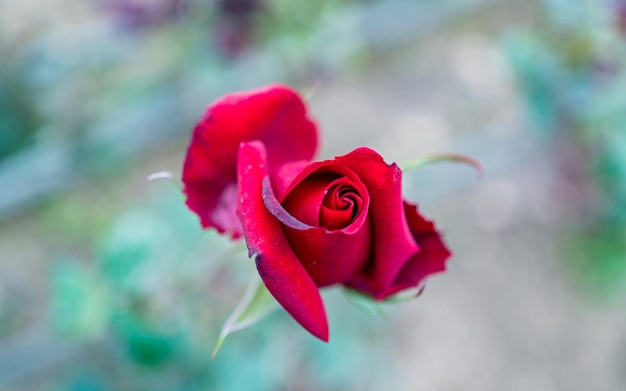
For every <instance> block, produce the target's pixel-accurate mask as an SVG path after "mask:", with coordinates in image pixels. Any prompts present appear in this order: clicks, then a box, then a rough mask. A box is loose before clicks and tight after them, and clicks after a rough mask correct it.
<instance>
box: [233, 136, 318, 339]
mask: <svg viewBox="0 0 626 391" xmlns="http://www.w3.org/2000/svg"><path fill="white" fill-rule="evenodd" d="M267 174H268V172H267V162H266V159H265V148H264V146H263V144H262V143H260V142H250V143H242V144H241V147H240V150H239V163H238V181H239V189H240V197H239V208H238V214H239V217H240V218H241V223H242V226H243V234H244V236H245V238H246V244H247V245H248V250H249V254H250V256H251V257H252V256H255V257H256V258H255V261H256V265H257V269H258V271H259V275H260V276H261V278H262V279H263V282H264V283H265V286H267V289H268V290H269V291H270V293H271V294H272V295H273V296H274V298H276V300H277V301H278V302H279V303H280V304H281V305H282V306H283V307H284V308H285V310H287V312H288V313H289V314H290V315H291V316H292V317H293V318H294V319H295V320H296V321H297V322H298V323H300V324H301V325H302V327H304V328H305V329H306V330H307V331H309V332H310V333H311V334H313V335H314V336H316V337H318V338H319V339H321V340H323V341H328V336H329V335H328V334H329V333H328V321H327V319H326V311H325V310H324V303H323V302H322V297H321V296H320V293H319V289H318V287H317V286H316V285H315V283H314V282H313V280H312V279H311V277H309V275H308V274H307V272H306V270H305V269H304V267H303V266H302V265H301V264H300V262H299V260H298V258H296V255H295V254H294V252H293V250H292V249H291V247H290V246H289V243H288V242H287V240H286V238H285V235H284V233H283V228H282V226H281V223H280V222H279V221H278V220H277V219H276V218H275V217H274V216H273V215H272V214H271V213H270V212H269V211H268V210H267V208H266V207H265V203H264V201H263V184H262V183H263V180H264V178H266V177H267ZM268 196H273V193H267V194H266V197H268Z"/></svg>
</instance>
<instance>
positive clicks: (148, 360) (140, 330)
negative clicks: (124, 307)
mask: <svg viewBox="0 0 626 391" xmlns="http://www.w3.org/2000/svg"><path fill="white" fill-rule="evenodd" d="M112 324H113V329H114V330H115V331H116V332H117V334H118V336H119V337H120V338H121V339H122V340H123V341H124V345H125V346H126V349H127V351H128V354H129V355H130V357H131V358H132V359H133V360H135V361H136V362H138V363H140V364H143V365H146V366H159V365H162V364H165V363H166V362H169V361H171V360H172V359H174V358H175V356H176V353H178V352H179V351H180V350H181V347H182V342H183V338H182V335H181V334H180V332H179V331H178V330H176V329H172V327H168V326H164V325H163V324H155V322H150V321H149V320H148V319H146V318H144V317H142V315H140V314H135V313H126V314H120V315H116V316H115V317H114V318H113V322H112Z"/></svg>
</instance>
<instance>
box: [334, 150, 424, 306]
mask: <svg viewBox="0 0 626 391" xmlns="http://www.w3.org/2000/svg"><path fill="white" fill-rule="evenodd" d="M335 161H336V162H337V163H338V164H340V165H342V166H345V167H347V168H349V169H351V170H352V171H354V172H355V173H356V174H357V175H358V177H359V179H360V180H361V181H362V182H363V183H364V184H365V186H366V187H367V189H368V191H369V196H370V206H369V219H370V222H371V227H372V233H371V235H372V248H373V254H372V258H371V259H370V261H369V263H368V265H367V266H366V267H365V269H364V270H363V271H362V272H361V273H359V274H358V275H357V276H355V277H354V278H352V279H351V280H350V281H347V282H346V285H347V286H350V287H353V288H355V289H357V290H360V291H363V292H366V293H369V294H370V295H372V296H374V297H378V296H379V295H381V294H384V293H385V292H387V291H388V290H389V289H390V288H391V286H392V285H393V283H394V281H395V279H396V278H397V277H398V274H399V273H400V271H401V270H402V268H403V267H404V266H405V264H406V263H407V261H408V260H409V259H411V257H413V255H415V254H416V253H417V252H418V250H419V246H418V245H417V243H416V242H415V239H414V238H413V235H411V231H410V229H409V226H408V224H407V220H406V216H405V210H404V205H403V202H402V171H401V170H400V168H399V167H398V166H397V165H396V164H391V165H387V164H386V163H385V162H384V161H383V158H382V157H381V156H380V155H379V154H378V153H377V152H375V151H373V150H371V149H369V148H358V149H355V150H354V151H352V152H350V153H349V154H347V155H345V156H340V157H337V158H336V159H335Z"/></svg>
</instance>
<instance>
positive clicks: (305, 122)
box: [182, 85, 317, 238]
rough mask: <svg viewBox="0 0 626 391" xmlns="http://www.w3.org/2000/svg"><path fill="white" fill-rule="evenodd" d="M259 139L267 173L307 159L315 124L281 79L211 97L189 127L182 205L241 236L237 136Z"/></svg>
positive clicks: (314, 139) (313, 148)
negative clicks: (184, 195) (238, 201)
mask: <svg viewBox="0 0 626 391" xmlns="http://www.w3.org/2000/svg"><path fill="white" fill-rule="evenodd" d="M252 140H260V141H261V142H263V143H264V144H265V146H266V148H267V151H268V162H267V163H268V168H267V170H268V173H269V175H270V177H272V178H273V177H275V176H277V172H278V170H280V168H281V166H282V165H284V164H285V163H288V162H293V161H299V160H304V161H309V160H310V159H311V158H312V157H313V156H314V154H315V151H316V149H317V129H316V126H315V123H314V122H313V121H311V120H310V119H309V118H308V117H307V113H306V107H305V105H304V102H303V101H302V99H301V98H300V96H299V95H298V94H297V93H296V92H295V91H293V90H292V89H290V88H289V87H286V86H282V85H271V86H268V87H265V88H262V89H258V90H252V91H244V92H238V93H233V94H229V95H226V96H224V97H222V98H220V99H218V100H217V101H215V102H213V103H212V104H211V105H210V106H209V107H208V109H207V110H206V112H205V113H204V115H203V117H202V119H201V120H200V122H199V123H198V124H197V125H196V127H195V129H194V131H193V137H192V142H191V144H190V145H189V148H188V150H187V156H186V158H185V163H184V166H183V175H182V179H183V184H184V192H185V194H186V195H187V206H188V207H189V208H190V209H191V210H192V211H193V212H195V213H196V214H197V215H198V216H199V217H200V222H201V224H202V226H203V227H205V228H208V227H214V228H216V229H217V230H218V231H219V232H220V233H224V232H229V233H230V234H231V235H232V236H233V237H235V238H236V237H240V236H241V233H242V232H241V223H240V222H239V219H238V218H237V215H236V206H237V192H238V189H237V153H238V151H239V144H240V143H241V142H242V141H252Z"/></svg>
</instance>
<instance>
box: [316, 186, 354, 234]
mask: <svg viewBox="0 0 626 391" xmlns="http://www.w3.org/2000/svg"><path fill="white" fill-rule="evenodd" d="M361 206H362V200H361V197H360V196H359V194H358V193H357V191H356V189H354V188H353V187H352V186H349V185H347V184H345V183H335V184H331V186H330V187H329V188H328V190H327V191H326V195H325V196H324V199H323V200H322V205H321V207H320V211H319V220H320V226H322V227H325V228H327V229H329V230H335V229H341V228H344V227H346V226H348V225H350V223H351V222H352V221H353V220H354V219H355V217H356V216H357V215H358V214H359V211H360V210H361Z"/></svg>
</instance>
